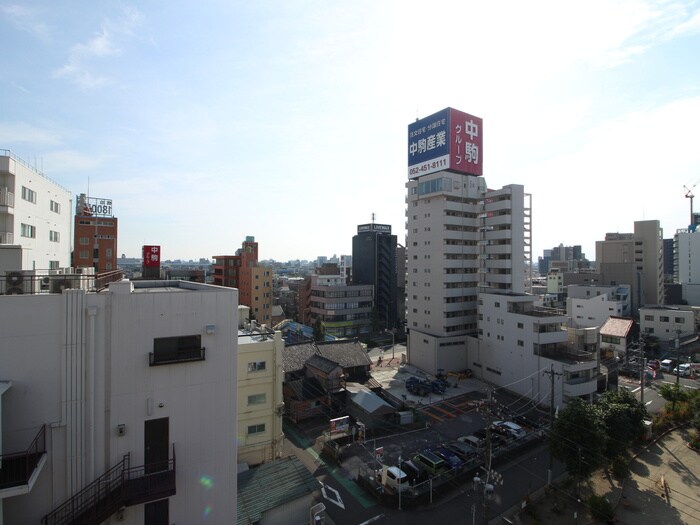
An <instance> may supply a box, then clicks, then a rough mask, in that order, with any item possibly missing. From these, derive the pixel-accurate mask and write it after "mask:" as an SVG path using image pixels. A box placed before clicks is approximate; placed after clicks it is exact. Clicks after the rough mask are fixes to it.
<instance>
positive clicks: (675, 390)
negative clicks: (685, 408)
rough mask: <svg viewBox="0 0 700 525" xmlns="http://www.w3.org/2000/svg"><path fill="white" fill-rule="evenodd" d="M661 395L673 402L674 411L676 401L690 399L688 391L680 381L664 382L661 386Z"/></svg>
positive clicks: (673, 409)
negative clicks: (682, 386)
mask: <svg viewBox="0 0 700 525" xmlns="http://www.w3.org/2000/svg"><path fill="white" fill-rule="evenodd" d="M659 395H660V396H661V397H663V398H664V399H665V400H666V401H671V402H672V403H673V408H672V411H675V410H676V403H678V402H680V401H685V400H687V399H688V393H687V392H686V391H685V390H684V389H682V388H681V387H680V385H679V384H678V383H673V384H669V383H664V384H663V385H661V387H659Z"/></svg>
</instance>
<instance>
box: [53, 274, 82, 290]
mask: <svg viewBox="0 0 700 525" xmlns="http://www.w3.org/2000/svg"><path fill="white" fill-rule="evenodd" d="M76 284H78V283H77V282H76V279H75V278H74V277H69V276H67V275H52V276H51V288H50V291H51V293H63V290H66V289H68V288H74V287H75V285H76Z"/></svg>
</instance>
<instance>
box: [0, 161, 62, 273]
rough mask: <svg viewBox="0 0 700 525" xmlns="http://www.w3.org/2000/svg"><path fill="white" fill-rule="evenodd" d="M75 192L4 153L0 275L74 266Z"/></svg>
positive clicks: (0, 192) (0, 196) (0, 169)
mask: <svg viewBox="0 0 700 525" xmlns="http://www.w3.org/2000/svg"><path fill="white" fill-rule="evenodd" d="M72 219H73V206H72V200H71V193H70V192H69V191H68V190H67V189H66V188H63V187H61V186H60V185H58V184H57V183H56V182H54V181H52V180H51V179H49V178H48V177H46V176H45V175H44V174H43V173H41V171H39V170H37V169H36V168H33V167H31V166H30V165H29V164H27V163H25V162H24V161H22V160H21V159H19V158H18V157H16V156H15V155H13V154H12V153H11V152H10V151H8V150H0V273H1V272H4V271H9V270H36V269H38V270H49V269H57V268H64V267H68V266H70V261H71V244H72V238H71V224H72Z"/></svg>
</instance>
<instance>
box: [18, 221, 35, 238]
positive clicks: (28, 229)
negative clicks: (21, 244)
mask: <svg viewBox="0 0 700 525" xmlns="http://www.w3.org/2000/svg"><path fill="white" fill-rule="evenodd" d="M20 235H22V237H29V238H30V239H34V238H36V227H34V226H32V225H31V224H24V223H22V228H21V230H20Z"/></svg>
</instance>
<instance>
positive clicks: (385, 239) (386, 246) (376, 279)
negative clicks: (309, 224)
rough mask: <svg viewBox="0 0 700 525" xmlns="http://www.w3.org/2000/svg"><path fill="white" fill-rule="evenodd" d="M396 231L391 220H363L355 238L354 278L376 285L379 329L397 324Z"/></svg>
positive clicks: (354, 280) (353, 247) (375, 301)
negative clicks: (383, 222)
mask: <svg viewBox="0 0 700 525" xmlns="http://www.w3.org/2000/svg"><path fill="white" fill-rule="evenodd" d="M396 245H397V243H396V235H392V234H391V226H390V225H388V224H374V223H371V224H361V225H359V226H358V227H357V235H355V236H354V237H353V238H352V282H353V284H372V285H374V307H375V313H376V318H377V325H376V327H375V328H376V330H379V331H381V330H383V329H387V328H388V329H393V328H396V326H397V321H398V311H397V303H396V296H397V283H396V273H397V268H396Z"/></svg>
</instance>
